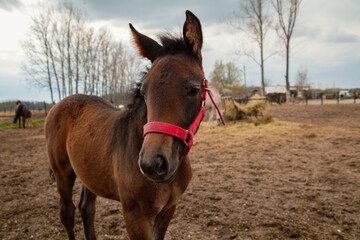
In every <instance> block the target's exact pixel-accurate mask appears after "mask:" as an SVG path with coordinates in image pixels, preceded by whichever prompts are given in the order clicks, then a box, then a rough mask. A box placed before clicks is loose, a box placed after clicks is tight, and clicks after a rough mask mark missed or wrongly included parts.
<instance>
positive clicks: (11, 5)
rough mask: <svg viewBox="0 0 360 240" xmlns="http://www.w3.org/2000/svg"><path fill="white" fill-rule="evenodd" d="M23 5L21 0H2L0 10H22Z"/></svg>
mask: <svg viewBox="0 0 360 240" xmlns="http://www.w3.org/2000/svg"><path fill="white" fill-rule="evenodd" d="M22 6H23V4H22V3H21V2H20V0H0V8H1V9H4V10H6V11H12V10H14V9H16V8H21V7H22Z"/></svg>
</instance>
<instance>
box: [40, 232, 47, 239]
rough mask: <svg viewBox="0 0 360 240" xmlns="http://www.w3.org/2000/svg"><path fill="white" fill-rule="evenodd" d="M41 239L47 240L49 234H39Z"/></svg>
mask: <svg viewBox="0 0 360 240" xmlns="http://www.w3.org/2000/svg"><path fill="white" fill-rule="evenodd" d="M40 236H41V238H47V237H48V236H49V233H48V232H42V233H41V234H40Z"/></svg>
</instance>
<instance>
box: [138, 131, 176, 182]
mask: <svg viewBox="0 0 360 240" xmlns="http://www.w3.org/2000/svg"><path fill="white" fill-rule="evenodd" d="M178 145H179V143H178V142H177V141H174V140H173V138H172V137H171V136H165V135H162V134H157V133H155V134H151V136H150V135H149V136H147V137H146V138H145V139H144V143H143V146H142V148H141V151H140V155H139V160H138V164H139V168H140V171H141V173H142V174H143V175H144V176H145V177H147V178H148V179H149V180H151V181H154V182H157V183H170V182H172V181H173V180H174V178H175V176H176V173H177V169H178V166H179V148H180V146H178Z"/></svg>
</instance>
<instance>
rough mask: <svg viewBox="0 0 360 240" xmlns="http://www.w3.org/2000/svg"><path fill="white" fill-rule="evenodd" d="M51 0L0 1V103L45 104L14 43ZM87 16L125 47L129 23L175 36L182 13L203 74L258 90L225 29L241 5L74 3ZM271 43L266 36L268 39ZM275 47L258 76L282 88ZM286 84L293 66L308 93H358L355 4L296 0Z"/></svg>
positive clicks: (234, 33)
mask: <svg viewBox="0 0 360 240" xmlns="http://www.w3.org/2000/svg"><path fill="white" fill-rule="evenodd" d="M58 2H59V1H55V0H0V31H1V37H0V101H4V100H10V99H13V100H15V99H21V100H34V101H44V100H46V101H50V96H49V94H48V91H47V90H46V89H40V90H39V89H37V88H36V87H33V86H32V85H30V84H29V83H28V82H26V81H25V80H24V79H25V76H24V73H23V72H22V71H21V68H20V66H21V63H22V62H23V61H24V54H23V52H22V49H21V46H20V43H21V41H23V40H24V39H25V37H26V34H27V32H29V23H30V21H29V19H30V17H31V16H34V15H35V14H36V13H37V12H38V11H39V10H41V9H42V8H43V7H48V6H56V5H57V4H58ZM71 2H73V4H74V6H75V7H77V8H80V9H82V10H83V11H85V12H86V13H87V16H88V19H89V21H91V24H92V25H93V26H95V27H101V26H107V27H109V28H110V30H111V31H112V34H113V35H114V37H115V39H116V40H120V41H123V42H124V43H127V44H128V46H129V47H133V46H132V44H131V35H130V31H129V28H128V23H129V22H130V23H132V24H133V25H134V26H135V27H136V28H137V29H138V30H139V31H140V32H142V33H144V34H147V35H149V36H150V37H153V38H156V34H157V33H159V32H161V31H164V30H168V31H172V32H175V33H180V31H181V29H182V26H183V24H184V21H185V11H186V10H187V9H188V10H190V11H192V12H193V13H194V14H195V15H196V16H197V17H198V18H199V19H200V21H201V24H202V28H203V35H204V46H203V64H204V69H205V73H206V75H207V76H209V74H210V72H211V71H212V70H213V66H214V62H215V61H216V60H217V59H220V60H222V61H223V62H224V63H226V62H229V61H232V62H234V63H235V64H236V66H237V67H238V68H240V69H243V66H245V68H246V83H247V85H260V69H259V67H258V65H256V64H255V63H254V62H253V61H252V60H251V59H248V58H246V57H244V56H239V55H236V54H235V53H236V51H237V50H238V49H239V48H240V47H241V46H242V45H244V44H250V42H249V40H247V39H246V36H245V34H244V33H241V32H240V31H239V30H236V29H234V28H232V27H231V26H230V25H228V24H227V23H226V19H227V18H228V17H229V16H231V15H232V14H233V13H234V11H235V12H236V11H237V9H238V8H239V2H240V0H222V1H218V0H197V1H196V0H182V1H180V0H166V1H161V0H155V1H154V0H151V1H150V0H131V1H125V0H118V1H115V0H101V1H99V0H73V1H71ZM274 41H276V35H275V34H273V33H270V34H269V38H268V42H269V43H270V42H274ZM282 47H283V46H282V45H271V46H268V47H267V48H266V50H265V51H266V53H267V54H269V53H271V52H272V51H273V50H275V49H280V50H281V51H282V53H281V54H279V55H275V56H273V57H271V58H269V59H268V60H267V61H266V62H265V78H266V81H267V82H268V83H269V84H271V85H284V83H285V80H284V75H285V57H284V51H283V48H282ZM290 61H291V62H290V84H294V83H295V80H296V73H297V71H298V70H299V69H300V68H306V69H307V70H308V81H309V83H310V84H311V86H312V87H313V88H330V87H337V88H360V1H359V0H342V1H339V0H303V2H302V4H301V7H300V14H299V17H298V21H297V23H296V26H295V32H294V36H293V39H292V51H291V59H290Z"/></svg>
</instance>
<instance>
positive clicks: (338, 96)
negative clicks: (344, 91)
mask: <svg viewBox="0 0 360 240" xmlns="http://www.w3.org/2000/svg"><path fill="white" fill-rule="evenodd" d="M336 101H337V104H339V102H340V94H339V92H337V93H336Z"/></svg>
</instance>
